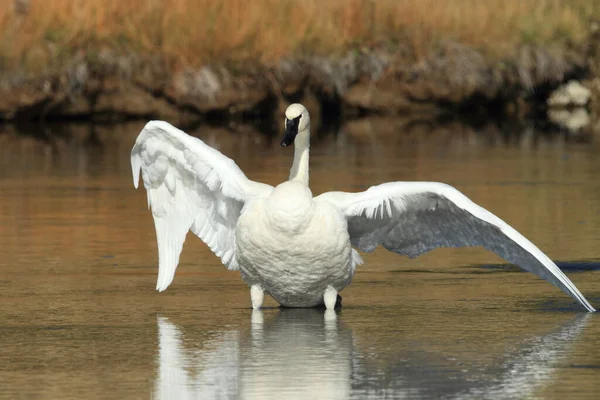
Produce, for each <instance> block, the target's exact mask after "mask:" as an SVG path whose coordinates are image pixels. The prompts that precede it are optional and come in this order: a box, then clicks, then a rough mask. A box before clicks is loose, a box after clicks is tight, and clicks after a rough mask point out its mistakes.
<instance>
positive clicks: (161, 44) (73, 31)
mask: <svg viewBox="0 0 600 400" xmlns="http://www.w3.org/2000/svg"><path fill="white" fill-rule="evenodd" d="M594 16H597V17H600V2H599V1H596V0H527V1H522V0H485V1H482V0H345V1H343V0H297V1H291V0H252V1H247V0H220V1H217V0H170V1H160V0H127V1H124V0H52V1H42V0H29V1H27V0H0V33H1V35H2V40H1V41H0V70H4V71H7V70H15V69H20V70H21V71H22V72H26V73H33V74H35V73H43V72H45V71H48V70H52V69H54V68H60V67H61V64H62V63H64V62H66V61H67V60H69V59H70V58H72V57H73V55H75V54H78V53H85V54H86V55H88V56H90V54H91V55H92V56H93V54H94V52H98V51H99V50H100V49H103V48H106V47H108V48H109V49H111V50H114V51H116V52H118V53H135V54H137V55H140V56H142V57H144V56H146V55H148V56H149V55H152V56H156V55H158V56H160V57H161V58H162V59H163V60H164V61H166V62H167V64H168V65H170V66H172V67H174V68H177V67H180V66H192V67H194V66H200V65H203V64H206V63H211V62H240V61H247V60H253V61H259V62H261V63H263V64H267V65H268V64H270V63H274V62H276V61H277V60H278V59H280V58H281V57H284V56H292V55H306V54H329V53H341V52H344V51H347V50H348V49H352V48H358V47H362V46H366V47H373V46H376V45H379V44H385V45H396V44H402V45H408V47H407V48H409V49H410V51H411V56H413V57H415V58H416V59H419V58H421V57H425V55H426V54H428V53H429V52H430V51H431V50H432V48H434V47H435V46H436V44H437V43H439V41H440V40H441V39H453V40H456V41H458V42H461V43H463V44H466V45H469V46H472V47H474V48H476V49H478V50H479V51H481V52H482V53H483V54H487V55H489V56H491V57H507V56H510V54H511V52H513V51H514V49H515V48H516V47H518V45H520V44H523V43H528V44H536V45H543V46H552V45H565V44H566V43H569V42H572V43H577V42H580V41H581V40H583V39H584V38H585V36H586V34H587V32H588V27H589V23H590V19H591V18H594Z"/></svg>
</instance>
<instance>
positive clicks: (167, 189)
mask: <svg viewBox="0 0 600 400" xmlns="http://www.w3.org/2000/svg"><path fill="white" fill-rule="evenodd" d="M131 167H132V171H133V184H134V186H135V187H136V188H137V187H138V179H139V175H140V170H141V173H142V179H143V181H144V187H145V188H146V191H147V195H148V206H149V207H151V208H152V216H153V217H154V226H155V228H156V239H157V241H158V281H157V284H156V289H157V290H159V291H163V290H165V289H166V288H167V287H168V286H169V285H170V284H171V282H172V281H173V277H174V275H175V269H176V268H177V264H178V263H179V255H180V254H181V249H182V247H183V242H184V240H185V236H186V234H187V232H188V231H189V230H191V231H192V232H194V233H195V234H196V235H197V236H198V237H200V239H202V241H204V242H205V243H206V244H207V245H208V246H209V247H210V249H211V250H212V251H213V252H214V253H215V254H216V255H217V256H218V257H219V258H220V259H221V261H222V262H223V264H224V265H226V266H227V268H229V269H231V270H236V269H238V264H237V258H236V255H235V226H236V223H237V220H238V218H239V216H240V212H241V210H242V207H243V206H244V204H245V203H246V202H247V201H250V200H252V199H253V198H257V197H266V196H268V195H269V193H270V192H271V191H272V190H273V187H272V186H269V185H265V184H262V183H257V182H253V181H251V180H249V179H248V178H246V176H245V175H244V173H243V172H242V171H241V170H240V168H239V167H238V166H237V165H236V164H235V163H234V162H233V160H231V159H230V158H228V157H226V156H224V155H223V154H221V153H220V152H219V151H217V150H215V149H213V148H212V147H210V146H208V145H206V144H205V143H204V142H203V141H202V140H200V139H198V138H195V137H192V136H189V135H187V134H186V133H184V132H183V131H181V130H179V129H177V128H175V127H174V126H172V125H171V124H169V123H167V122H164V121H150V122H148V123H147V124H146V126H145V127H144V129H142V131H141V133H140V134H139V136H138V138H137V140H136V142H135V145H134V146H133V149H132V150H131Z"/></svg>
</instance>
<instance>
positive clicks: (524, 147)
mask: <svg viewBox="0 0 600 400" xmlns="http://www.w3.org/2000/svg"><path fill="white" fill-rule="evenodd" d="M142 126H143V123H139V124H137V123H134V124H127V125H123V126H118V127H113V128H111V129H106V128H101V129H96V128H94V129H90V128H89V127H85V126H83V127H79V128H77V129H76V128H66V127H64V128H63V127H54V128H53V129H54V131H55V132H59V133H61V132H62V131H64V134H58V135H55V136H52V138H51V139H47V140H40V139H37V138H33V137H23V136H17V135H14V134H11V133H3V134H0V250H1V257H0V321H1V323H0V335H1V337H2V345H0V398H40V399H45V398H48V399H50V398H122V399H126V398H132V399H138V398H162V399H176V398H180V399H183V398H202V399H204V398H257V399H258V398H260V399H265V398H273V399H275V398H277V399H279V398H324V399H345V398H356V399H362V398H550V399H563V398H575V397H577V398H597V397H598V396H599V395H600V383H599V382H600V318H599V315H596V314H594V315H589V314H585V313H583V312H582V309H581V308H580V307H578V306H577V305H575V304H574V303H573V301H571V299H570V298H569V297H567V296H566V295H564V294H563V293H562V292H561V291H559V290H558V289H556V288H555V287H553V286H551V285H550V284H548V283H546V282H545V281H542V280H540V279H538V278H537V277H535V276H533V275H531V274H528V273H525V272H520V271H519V270H517V269H515V268H511V267H507V266H505V264H504V263H503V261H502V260H501V259H499V258H498V257H496V256H495V255H493V254H491V253H488V252H486V251H484V250H481V249H443V250H436V251H434V252H432V253H429V254H427V255H425V256H422V257H420V258H417V259H415V260H409V259H407V258H404V257H401V256H398V255H395V254H391V253H387V252H386V251H385V250H381V251H379V250H378V251H376V252H375V253H373V254H367V255H364V259H365V262H366V263H365V265H364V266H362V267H361V268H360V270H359V271H358V272H357V275H356V277H355V279H354V282H353V283H352V285H351V286H350V287H348V288H347V289H345V290H344V291H343V292H342V293H341V295H342V296H343V303H344V307H343V309H342V311H341V312H338V313H324V312H323V311H322V310H280V309H278V308H276V303H275V302H273V301H272V300H270V299H269V300H267V301H266V306H267V308H266V309H265V310H263V311H258V312H256V311H255V312H253V311H252V310H250V309H249V305H250V300H249V290H248V288H247V287H246V285H245V284H244V283H243V282H242V280H241V279H240V277H239V275H238V273H237V272H229V271H227V270H226V269H225V268H224V267H223V266H221V265H220V264H219V261H218V259H217V258H216V257H215V256H214V255H213V254H212V253H210V251H209V250H208V248H207V247H206V246H205V245H204V244H202V243H201V242H200V240H199V239H197V238H195V237H194V236H192V235H190V236H189V237H188V240H187V242H186V244H185V247H184V252H183V255H182V258H181V264H180V267H179V269H178V272H177V275H176V278H175V281H174V283H173V285H172V286H171V287H170V288H169V289H168V290H167V291H166V292H163V293H157V292H155V291H154V285H155V280H156V265H157V254H156V240H155V237H154V228H153V225H152V217H151V215H150V213H149V211H148V210H147V208H146V197H145V192H144V190H137V191H136V190H134V189H133V186H132V179H131V172H130V166H129V151H130V149H131V146H132V144H133V141H134V140H135V137H136V135H137V133H138V132H139V130H140V129H141V127H142ZM394 127H396V128H398V123H397V122H396V121H393V120H367V121H360V122H355V123H352V124H348V125H345V126H344V127H342V129H341V130H340V131H339V132H338V133H337V134H335V135H334V134H329V135H320V136H319V137H318V139H316V140H315V141H314V143H313V144H312V147H311V157H312V158H311V188H312V190H313V193H315V194H318V193H321V192H324V191H328V190H348V191H357V190H364V189H366V188H367V187H368V186H370V185H372V184H375V183H381V182H385V181H390V180H428V181H442V182H447V183H450V184H452V185H454V186H456V187H457V188H458V189H460V190H462V191H463V192H464V193H465V194H467V195H468V196H469V197H470V198H471V199H473V200H474V201H476V202H477V203H479V204H481V205H483V206H484V207H486V208H488V209H489V210H490V211H492V212H494V213H495V214H496V215H498V216H499V217H501V218H503V219H504V220H506V221H507V222H508V223H510V224H511V225H513V226H514V227H515V228H516V229H517V230H519V231H520V232H521V233H523V234H524V235H525V236H526V237H528V238H529V239H530V240H531V241H533V242H534V243H535V244H536V245H538V246H539V247H540V248H541V249H542V250H543V251H545V252H547V254H548V255H549V256H550V257H551V258H552V259H553V260H555V261H557V262H558V264H559V266H561V267H562V268H563V270H564V271H565V272H566V273H567V275H568V276H569V277H570V278H571V279H572V280H573V282H574V283H575V284H576V285H577V286H578V287H579V289H580V290H581V291H582V293H583V294H584V295H585V296H586V297H587V298H588V300H590V302H591V303H592V304H593V305H595V306H596V307H599V306H600V268H599V265H600V261H599V260H600V157H598V155H599V154H600V138H588V140H585V141H581V140H573V139H569V138H567V137H565V136H562V135H545V134H543V132H535V131H534V132H525V133H522V134H516V135H514V136H505V135H501V134H498V133H494V132H491V133H490V132H479V131H474V130H472V129H470V128H466V127H461V126H459V125H456V126H450V127H445V128H443V129H435V128H431V129H430V128H428V127H420V128H418V129H412V130H410V131H409V132H407V133H405V134H401V132H399V131H398V129H399V128H398V129H396V128H394ZM195 134H196V135H197V136H199V137H201V138H202V139H203V140H205V141H206V142H207V143H208V144H210V145H212V146H215V147H217V148H219V149H220V150H221V151H222V152H223V153H225V154H226V155H228V156H230V157H232V158H234V159H235V160H236V162H237V163H238V164H239V165H240V167H241V168H242V169H243V170H244V171H245V172H246V173H247V175H248V176H249V177H250V178H252V179H256V180H261V181H264V182H267V183H270V184H277V183H278V182H280V181H282V180H284V179H286V177H287V174H288V170H289V166H290V164H291V160H292V151H291V149H289V148H288V149H282V148H280V147H279V146H278V145H277V142H278V140H273V141H270V140H268V138H266V137H265V136H264V135H262V134H260V133H258V132H255V131H252V130H249V129H234V130H230V131H227V130H219V129H214V128H213V129H210V128H200V129H198V130H197V131H195Z"/></svg>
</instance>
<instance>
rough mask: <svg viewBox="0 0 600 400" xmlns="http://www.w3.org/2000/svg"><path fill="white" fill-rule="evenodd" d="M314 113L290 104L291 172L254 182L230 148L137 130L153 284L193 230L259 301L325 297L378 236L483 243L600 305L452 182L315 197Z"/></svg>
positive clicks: (393, 246)
mask: <svg viewBox="0 0 600 400" xmlns="http://www.w3.org/2000/svg"><path fill="white" fill-rule="evenodd" d="M309 139H310V118H309V115H308V112H307V111H306V109H305V108H304V107H303V106H302V105H300V104H292V105H291V106H289V107H288V109H287V110H286V135H285V137H284V139H283V142H282V145H283V146H287V145H290V144H292V143H293V144H294V147H295V150H294V162H293V165H292V168H291V171H290V178H289V181H287V182H284V183H282V184H280V185H278V186H277V187H275V188H273V187H272V186H269V185H265V184H262V183H258V182H253V181H251V180H249V179H248V178H246V176H245V175H244V174H243V172H242V171H241V170H240V169H239V168H238V167H237V165H236V164H235V163H234V162H233V161H232V160H231V159H229V158H227V157H225V156H224V155H223V154H221V153H220V152H218V151H217V150H215V149H213V148H211V147H209V146H207V145H206V144H204V142H202V141H201V140H199V139H197V138H193V137H191V136H188V135H187V134H185V133H184V132H182V131H180V130H179V129H177V128H175V127H173V126H172V125H170V124H168V123H166V122H162V121H151V122H149V123H148V124H146V126H145V127H144V129H143V130H142V132H141V133H140V135H139V136H138V138H137V140H136V144H135V146H134V147H133V150H132V152H131V163H132V168H133V175H134V184H135V186H136V187H137V184H138V178H139V173H140V170H141V172H142V177H143V180H144V186H145V187H146V190H147V193H148V204H149V206H151V207H152V214H153V216H154V222H155V227H156V234H157V240H158V250H159V274H158V281H157V286H156V288H157V289H158V290H159V291H163V290H165V289H166V288H167V287H168V286H169V285H170V283H171V282H172V280H173V277H174V275H175V269H176V268H177V264H178V262H179V255H180V253H181V250H182V247H183V242H184V240H185V236H186V234H187V232H188V231H189V230H191V231H192V232H194V233H195V234H196V235H197V236H199V237H200V238H201V239H202V240H203V241H204V242H205V243H207V244H208V246H209V247H210V248H211V250H212V251H213V252H214V253H215V254H216V255H217V256H218V257H220V258H221V261H222V262H223V264H225V265H226V266H227V267H228V268H229V269H231V270H238V269H239V270H240V272H241V275H242V278H243V279H244V281H245V282H246V283H248V285H249V286H250V287H251V290H250V293H251V298H252V305H253V307H254V308H260V307H261V306H262V303H263V297H264V293H265V292H266V293H268V294H270V295H271V296H272V297H273V298H274V299H275V300H277V301H278V302H279V303H280V304H282V305H284V306H288V307H309V306H315V305H320V304H325V306H326V307H327V308H333V307H334V306H335V304H336V298H337V293H338V292H339V291H340V290H342V289H343V288H344V287H346V286H347V285H348V284H349V283H350V282H351V280H352V277H353V275H354V271H355V268H356V266H357V265H358V264H360V263H362V260H361V258H360V256H359V255H358V253H357V252H356V250H354V249H353V248H352V247H356V248H358V249H360V250H363V251H367V252H370V251H373V250H374V249H375V248H376V247H378V246H379V245H382V246H383V247H385V248H386V249H388V250H391V251H394V252H396V253H399V254H404V255H407V256H409V257H416V256H418V255H420V254H423V253H426V252H428V251H430V250H432V249H435V248H437V247H466V246H483V247H485V248H487V249H488V250H491V251H494V252H495V253H497V254H498V255H500V256H501V257H503V258H505V259H506V260H507V261H509V262H512V263H515V264H517V265H519V266H520V267H521V268H523V269H525V270H527V271H530V272H532V273H534V274H536V275H538V276H540V277H542V278H544V279H546V280H548V281H549V282H550V283H552V284H554V285H555V286H557V287H558V288H560V289H561V290H563V291H564V292H565V293H567V294H568V295H569V296H571V297H572V298H573V299H575V300H576V301H577V302H579V303H580V304H581V305H582V306H584V307H585V308H586V309H587V310H588V311H590V312H592V311H595V310H594V308H593V307H592V306H591V305H590V304H589V303H588V302H587V300H586V299H585V298H584V297H583V295H582V294H581V293H580V292H579V290H578V289H577V288H576V287H575V285H573V283H572V282H571V281H570V280H569V278H567V277H566V276H565V275H564V274H563V273H562V272H561V271H560V269H559V268H558V267H557V266H556V265H555V264H554V263H553V262H552V261H551V260H550V259H549V258H548V257H547V256H546V255H545V254H544V253H542V252H541V251H540V250H539V249H538V248H537V247H536V246H535V245H533V244H532V243H531V242H530V241H528V240H527V239H526V238H524V237H523V236H522V235H521V234H519V233H518V232H517V231H515V230H514V229H513V228H511V227H510V226H509V225H508V224H506V223H505V222H504V221H502V220H500V219H499V218H498V217H496V216H495V215H493V214H491V213H490V212H488V211H487V210H485V209H483V208H481V207H479V206H478V205H476V204H475V203H473V202H471V201H470V200H469V199H468V198H467V197H465V196H464V195H463V194H461V193H460V192H459V191H457V190H456V189H454V188H453V187H451V186H448V185H445V184H442V183H434V182H390V183H384V184H382V185H378V186H373V187H371V188H369V189H368V190H366V191H364V192H360V193H344V192H329V193H324V194H322V195H320V196H317V197H313V196H312V193H311V191H310V189H309V187H308V179H309V169H308V159H309Z"/></svg>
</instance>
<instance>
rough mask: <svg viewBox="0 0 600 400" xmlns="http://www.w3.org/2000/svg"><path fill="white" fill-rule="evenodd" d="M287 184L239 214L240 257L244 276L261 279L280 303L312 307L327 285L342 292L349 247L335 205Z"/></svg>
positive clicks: (349, 276) (255, 280)
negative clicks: (320, 200) (318, 200)
mask: <svg viewBox="0 0 600 400" xmlns="http://www.w3.org/2000/svg"><path fill="white" fill-rule="evenodd" d="M280 186H281V185H280ZM288 188H289V190H288ZM288 188H286V190H285V191H283V190H282V191H280V192H279V193H277V192H278V190H279V189H280V187H278V188H276V190H275V191H274V195H273V196H271V197H269V198H268V199H265V200H257V201H255V202H253V203H251V204H249V205H248V207H246V209H245V210H244V211H243V212H242V215H241V216H240V219H239V221H238V226H237V229H236V246H237V255H238V261H239V263H240V270H241V271H242V276H243V277H244V279H245V280H246V281H247V282H248V283H250V284H253V283H261V284H262V285H263V288H264V289H265V290H266V291H267V292H268V293H270V294H271V295H272V296H273V297H275V298H276V299H277V300H278V301H279V302H280V303H282V304H286V303H287V304H290V305H291V304H293V305H310V304H309V303H313V304H314V303H315V302H317V301H322V296H323V292H324V290H325V288H326V287H327V285H329V284H330V285H333V286H334V287H336V288H337V289H338V290H341V289H342V288H343V287H344V286H346V285H347V284H348V283H350V281H351V279H352V275H353V267H354V264H353V259H352V248H351V246H350V238H349V235H348V230H347V224H346V220H345V218H343V216H342V215H341V214H340V212H339V211H338V210H337V209H336V208H334V207H333V206H331V205H330V204H328V203H324V202H323V203H322V202H315V201H313V198H312V194H311V193H310V191H309V190H308V188H306V191H304V190H302V189H299V188H296V187H293V186H292V187H288Z"/></svg>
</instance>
